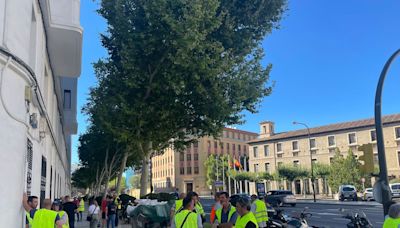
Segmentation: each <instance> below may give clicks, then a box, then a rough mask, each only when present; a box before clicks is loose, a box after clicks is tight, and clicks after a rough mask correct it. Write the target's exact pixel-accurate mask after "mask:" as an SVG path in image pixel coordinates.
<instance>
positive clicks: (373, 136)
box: [370, 130, 376, 142]
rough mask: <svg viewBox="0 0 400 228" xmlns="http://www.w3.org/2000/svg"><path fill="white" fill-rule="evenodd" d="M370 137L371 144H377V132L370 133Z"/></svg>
mask: <svg viewBox="0 0 400 228" xmlns="http://www.w3.org/2000/svg"><path fill="white" fill-rule="evenodd" d="M370 135H371V142H376V131H375V130H373V131H370Z"/></svg>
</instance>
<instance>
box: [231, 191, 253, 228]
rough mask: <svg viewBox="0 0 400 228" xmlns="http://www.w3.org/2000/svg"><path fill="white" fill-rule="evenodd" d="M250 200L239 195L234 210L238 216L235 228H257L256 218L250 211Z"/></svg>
mask: <svg viewBox="0 0 400 228" xmlns="http://www.w3.org/2000/svg"><path fill="white" fill-rule="evenodd" d="M250 207H251V205H250V200H249V199H247V198H245V197H240V198H239V199H238V201H237V203H236V211H237V213H238V214H239V217H238V219H237V221H236V224H235V228H258V223H257V219H256V217H255V216H254V214H253V212H251V211H250Z"/></svg>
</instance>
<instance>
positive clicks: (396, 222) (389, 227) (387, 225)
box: [383, 217, 400, 228]
mask: <svg viewBox="0 0 400 228" xmlns="http://www.w3.org/2000/svg"><path fill="white" fill-rule="evenodd" d="M399 226H400V218H397V219H394V218H391V217H387V218H386V219H385V222H384V223H383V228H393V227H396V228H397V227H399Z"/></svg>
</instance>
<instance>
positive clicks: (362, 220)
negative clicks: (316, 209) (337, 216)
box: [339, 208, 373, 228]
mask: <svg viewBox="0 0 400 228" xmlns="http://www.w3.org/2000/svg"><path fill="white" fill-rule="evenodd" d="M339 211H340V212H342V213H346V214H345V215H344V216H343V218H346V219H349V220H350V222H349V223H347V228H372V227H373V226H372V223H371V222H370V221H369V220H368V218H367V216H366V215H365V213H364V212H363V211H358V212H354V211H351V212H347V211H346V210H344V209H343V208H341V209H339Z"/></svg>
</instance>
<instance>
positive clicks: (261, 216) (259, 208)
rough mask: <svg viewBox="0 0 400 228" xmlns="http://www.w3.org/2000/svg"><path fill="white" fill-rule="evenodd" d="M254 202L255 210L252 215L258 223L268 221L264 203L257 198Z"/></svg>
mask: <svg viewBox="0 0 400 228" xmlns="http://www.w3.org/2000/svg"><path fill="white" fill-rule="evenodd" d="M254 204H255V205H256V212H255V214H254V216H255V217H256V220H257V222H258V223H261V222H267V221H268V212H267V206H266V205H265V203H264V202H263V201H261V200H259V199H257V200H255V201H254Z"/></svg>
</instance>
